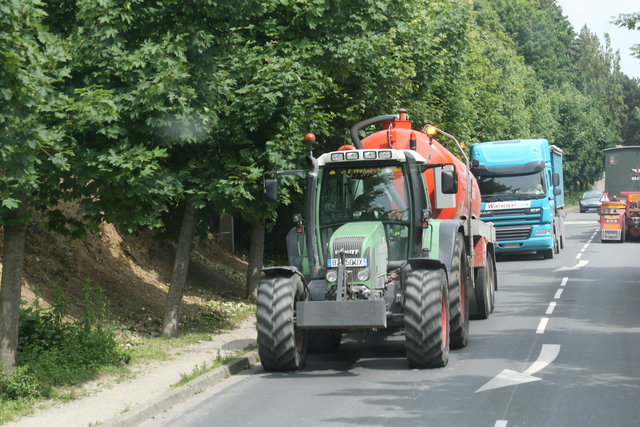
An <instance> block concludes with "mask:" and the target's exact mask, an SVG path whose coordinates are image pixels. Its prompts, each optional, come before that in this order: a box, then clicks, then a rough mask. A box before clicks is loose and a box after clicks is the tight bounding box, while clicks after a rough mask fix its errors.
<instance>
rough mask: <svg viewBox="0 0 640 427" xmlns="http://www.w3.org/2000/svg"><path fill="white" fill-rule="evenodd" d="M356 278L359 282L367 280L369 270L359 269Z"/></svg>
mask: <svg viewBox="0 0 640 427" xmlns="http://www.w3.org/2000/svg"><path fill="white" fill-rule="evenodd" d="M357 276H358V281H359V282H364V281H365V280H369V269H368V268H361V269H360V270H358V274H357Z"/></svg>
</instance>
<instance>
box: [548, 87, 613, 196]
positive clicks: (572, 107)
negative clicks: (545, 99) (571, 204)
mask: <svg viewBox="0 0 640 427" xmlns="http://www.w3.org/2000/svg"><path fill="white" fill-rule="evenodd" d="M550 95H551V103H552V110H553V112H554V115H555V116H556V117H557V120H558V129H557V131H556V133H555V135H554V141H553V142H554V143H556V144H557V145H558V146H560V147H561V148H562V149H563V151H564V162H563V163H564V182H565V186H567V188H568V189H574V190H585V189H587V188H589V185H590V184H592V183H593V182H594V181H596V180H598V179H601V178H602V176H603V173H604V153H603V152H602V150H603V149H604V148H608V147H611V146H613V145H615V143H616V142H618V141H619V137H618V136H617V134H616V133H615V132H612V131H611V128H610V126H609V123H608V120H607V117H606V114H605V111H604V108H603V107H602V104H601V103H600V102H598V100H596V99H594V98H590V97H589V96H586V95H584V94H583V93H582V92H580V91H579V90H577V89H576V88H574V87H572V86H569V85H565V86H564V87H563V88H561V89H559V90H556V91H553V92H550Z"/></svg>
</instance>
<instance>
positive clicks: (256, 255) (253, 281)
mask: <svg viewBox="0 0 640 427" xmlns="http://www.w3.org/2000/svg"><path fill="white" fill-rule="evenodd" d="M264 235H265V231H264V220H262V221H260V222H258V223H256V224H253V225H252V226H251V243H250V244H249V266H248V268H247V287H246V289H247V291H246V294H245V297H246V298H247V299H248V300H250V301H254V302H255V300H256V299H257V298H258V284H259V283H260V276H261V271H262V264H263V262H264Z"/></svg>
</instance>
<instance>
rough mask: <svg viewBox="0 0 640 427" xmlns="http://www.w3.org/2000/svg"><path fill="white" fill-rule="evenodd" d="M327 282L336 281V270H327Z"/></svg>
mask: <svg viewBox="0 0 640 427" xmlns="http://www.w3.org/2000/svg"><path fill="white" fill-rule="evenodd" d="M325 278H326V279H327V282H329V283H335V282H337V281H338V272H337V271H336V270H329V271H327V275H326V276H325Z"/></svg>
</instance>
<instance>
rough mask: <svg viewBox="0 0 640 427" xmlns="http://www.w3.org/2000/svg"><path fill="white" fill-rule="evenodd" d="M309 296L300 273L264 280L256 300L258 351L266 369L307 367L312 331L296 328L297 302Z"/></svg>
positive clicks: (284, 369) (269, 277)
mask: <svg viewBox="0 0 640 427" xmlns="http://www.w3.org/2000/svg"><path fill="white" fill-rule="evenodd" d="M308 299H309V295H308V293H307V292H306V290H305V288H304V285H303V283H302V279H301V278H300V277H299V276H298V275H297V274H293V275H291V276H267V277H265V278H263V279H262V280H260V285H259V287H258V299H257V301H256V303H257V309H256V318H257V329H258V354H259V355H260V361H261V362H262V367H263V368H264V369H265V370H266V371H272V372H285V371H295V370H298V369H302V368H304V365H305V361H306V357H307V346H308V331H306V330H302V329H298V328H297V327H296V302H297V301H306V300H308Z"/></svg>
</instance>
